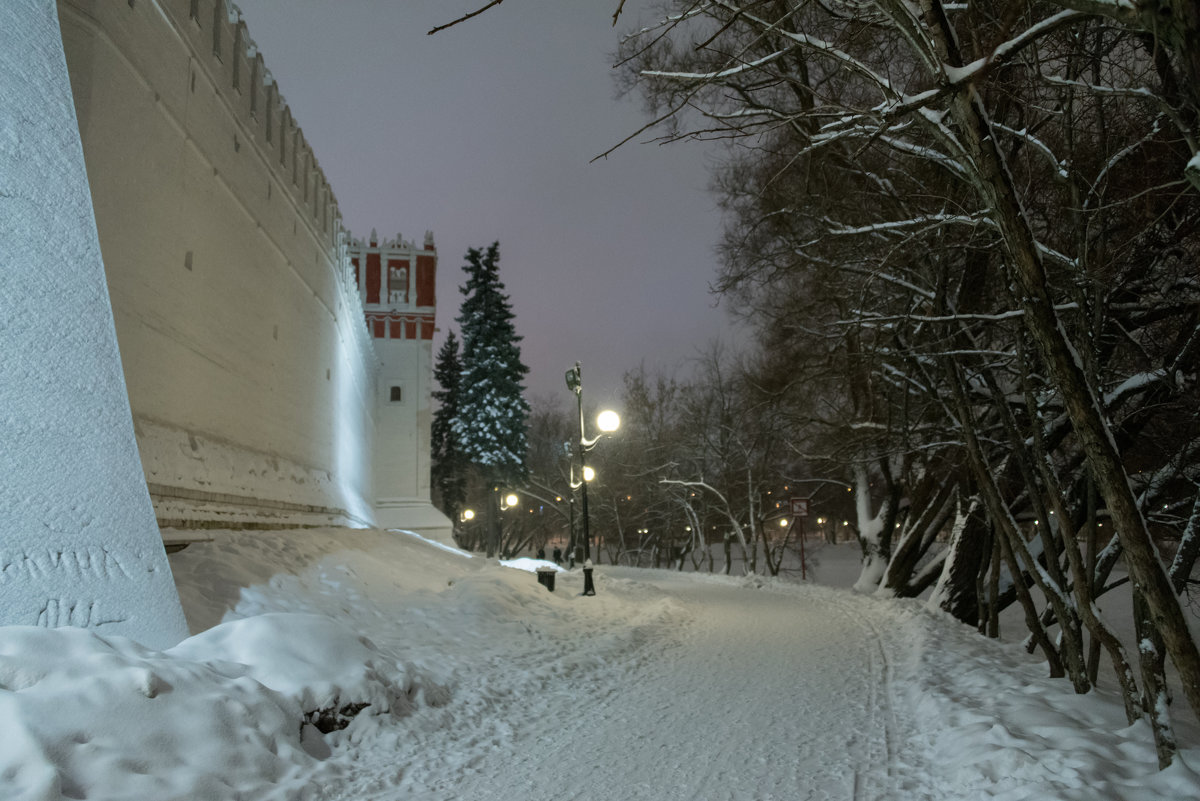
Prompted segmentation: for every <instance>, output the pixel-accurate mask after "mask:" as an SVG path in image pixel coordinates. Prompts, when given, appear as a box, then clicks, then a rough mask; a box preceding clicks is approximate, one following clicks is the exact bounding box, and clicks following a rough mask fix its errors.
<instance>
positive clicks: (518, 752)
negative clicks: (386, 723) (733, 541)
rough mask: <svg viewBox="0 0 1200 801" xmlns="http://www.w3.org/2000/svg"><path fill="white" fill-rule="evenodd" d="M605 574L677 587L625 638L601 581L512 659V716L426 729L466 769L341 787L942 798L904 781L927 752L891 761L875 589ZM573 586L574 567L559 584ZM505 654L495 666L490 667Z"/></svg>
mask: <svg viewBox="0 0 1200 801" xmlns="http://www.w3.org/2000/svg"><path fill="white" fill-rule="evenodd" d="M612 573H616V574H618V575H624V576H637V577H638V578H637V579H632V578H628V579H625V580H624V581H618V582H614V583H610V584H608V587H607V589H608V590H609V591H610V592H622V593H627V592H630V591H631V590H632V591H636V584H637V583H638V582H639V581H640V582H642V583H643V589H644V590H650V588H651V587H652V588H653V589H654V590H656V591H657V592H658V593H660V594H662V595H664V596H666V598H668V599H670V602H669V603H668V604H667V605H666V606H660V607H659V609H660V617H659V619H658V620H657V621H650V620H647V621H645V622H644V623H643V624H642V625H641V626H639V627H637V629H636V633H635V634H634V635H633V637H632V640H633V642H631V643H627V644H626V647H624V648H621V649H619V650H618V649H616V648H606V647H605V646H606V643H609V644H611V643H612V640H611V638H609V637H607V636H606V634H605V628H606V626H605V620H606V619H609V616H608V615H606V611H612V610H606V606H608V605H609V604H607V603H606V600H605V593H604V589H606V588H605V587H604V585H602V588H601V589H602V592H601V595H600V596H598V597H597V598H593V599H587V600H582V599H581V601H580V604H586V606H585V607H584V609H583V611H584V619H583V620H581V621H580V624H581V625H580V626H579V627H577V628H575V629H574V630H573V631H572V632H571V633H570V634H568V635H566V636H560V637H559V638H558V641H557V642H555V643H554V644H553V646H552V647H551V648H531V649H530V650H529V651H528V652H527V653H526V654H525V655H524V657H521V656H520V655H512V656H510V657H508V658H507V660H506V662H507V664H506V665H505V668H502V669H501V675H508V676H512V675H514V674H517V675H518V676H523V677H524V679H525V680H527V681H529V684H527V685H525V686H523V687H521V692H520V693H519V694H510V695H508V696H506V697H503V698H502V699H499V700H498V703H497V706H496V707H495V708H493V709H491V710H490V714H491V715H493V716H494V717H498V718H500V719H503V720H505V721H507V723H508V724H509V727H510V728H508V729H507V730H506V731H505V732H503V733H501V734H499V736H495V735H496V734H497V733H496V732H492V735H493V736H491V737H486V738H479V737H478V736H476V734H475V733H473V732H470V731H464V730H463V729H462V728H459V727H452V728H447V729H444V730H442V731H441V732H440V733H439V734H438V735H437V736H434V737H431V738H429V739H426V740H424V741H423V742H422V744H421V747H422V749H423V750H424V751H425V752H426V753H428V752H429V751H433V752H438V753H453V754H456V755H457V761H459V764H460V769H459V770H447V768H448V767H452V766H449V765H446V764H443V763H442V761H441V760H435V761H433V762H428V761H425V762H422V761H420V760H417V761H415V762H410V765H411V767H410V769H409V770H408V771H407V772H406V774H405V776H404V777H403V779H402V780H401V781H400V782H399V784H400V787H395V786H393V787H379V786H378V782H376V781H375V780H374V775H375V773H376V772H377V770H378V768H377V766H374V765H361V766H360V767H361V768H362V769H363V775H364V778H365V779H366V781H365V782H358V781H354V780H351V781H350V782H349V783H348V785H347V787H346V789H345V792H344V794H343V797H344V798H347V799H349V798H358V799H364V798H378V799H381V801H382V799H393V798H473V799H488V798H494V799H515V798H521V799H530V800H531V801H538V800H539V799H547V801H549V799H556V800H559V801H565V800H569V799H588V798H612V799H637V798H645V799H657V800H660V801H675V800H678V801H693V799H697V798H704V799H710V800H711V801H722V800H723V799H729V801H735V800H736V799H757V800H758V801H768V800H769V799H789V801H792V800H795V801H800V800H801V799H812V800H813V801H826V800H827V799H828V800H829V801H867V800H868V799H884V798H897V797H906V798H924V797H932V796H930V795H928V794H927V793H925V792H922V788H921V787H920V786H919V784H920V782H919V781H913V780H912V779H911V778H909V779H905V778H903V777H904V776H908V777H913V776H916V777H918V778H919V777H920V776H921V775H922V774H923V773H924V771H922V770H921V767H922V766H921V765H920V764H914V763H912V762H911V761H909V762H908V763H907V764H906V765H905V766H904V768H903V769H901V767H900V764H899V763H898V762H897V761H896V759H895V751H896V743H895V738H896V737H897V731H899V730H901V729H900V727H898V726H897V721H896V716H897V711H896V710H895V709H893V708H892V706H891V705H890V698H891V693H890V692H888V687H887V683H888V681H889V680H890V675H889V674H890V671H889V669H888V665H887V661H886V660H885V658H884V654H885V649H884V648H882V647H881V642H880V636H881V632H879V631H877V630H876V629H875V628H874V627H873V626H872V625H871V623H870V618H869V616H868V617H866V618H865V619H864V618H863V617H862V613H861V610H858V614H856V613H855V612H856V610H855V609H853V608H852V607H853V605H854V604H855V602H856V601H857V603H859V604H864V603H870V602H869V601H866V600H865V599H854V598H839V597H838V596H839V595H840V594H837V593H831V592H823V591H820V590H817V591H815V592H804V591H803V590H800V588H794V589H793V591H791V592H788V591H786V590H787V588H780V587H776V588H774V589H773V590H762V591H759V592H754V591H748V590H747V589H746V587H744V586H739V585H734V584H731V583H730V582H728V581H726V580H721V579H715V580H708V581H706V580H704V578H703V577H699V578H698V577H696V576H684V575H681V574H673V573H668V572H657V571H656V572H655V573H653V578H652V579H651V580H650V581H646V580H645V578H644V576H645V573H646V571H638V572H633V571H623V570H614V569H612V568H608V569H607V570H606V574H612ZM622 585H623V586H622ZM575 589H576V588H574V587H572V586H570V583H569V582H568V586H566V587H563V588H561V589H560V592H572V591H574V590H575ZM795 590H800V591H799V592H797V591H795ZM580 604H576V606H579V605H580ZM588 607H590V608H588ZM673 610H687V613H686V615H683V614H680V613H679V612H678V611H673ZM589 649H595V650H596V651H597V653H596V654H594V655H593V656H594V657H595V658H594V659H589V658H588V656H589V654H588V651H589ZM514 660H515V662H514ZM495 668H496V666H495V665H493V666H491V669H490V670H489V671H488V673H489V676H490V677H489V678H488V679H486V681H488V682H493V681H495V680H496V679H495V674H494V673H493V672H492V671H494V670H495ZM517 681H520V679H517ZM463 689H466V688H463ZM477 692H478V693H479V694H480V695H487V694H488V693H487V691H486V690H484V689H483V688H482V687H481V688H477ZM469 694H475V693H469ZM356 772H357V771H356ZM372 784H373V785H375V787H376V791H375V792H371V790H370V789H369V788H370V785H372ZM901 789H903V790H904V794H903V796H900V795H898V791H899V790H901ZM398 791H400V792H398Z"/></svg>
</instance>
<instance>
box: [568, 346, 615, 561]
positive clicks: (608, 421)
mask: <svg viewBox="0 0 1200 801" xmlns="http://www.w3.org/2000/svg"><path fill="white" fill-rule="evenodd" d="M566 379H567V389H569V390H571V391H572V392H574V393H575V401H576V404H577V406H578V408H579V440H578V447H577V448H576V450H577V451H578V452H579V476H580V479H581V480H580V482H579V486H580V515H581V516H582V517H583V561H584V562H585V563H587V562H589V561H591V558H592V553H591V531H589V529H588V495H587V485H588V482H589V481H591V480H592V478H593V477H594V476H595V471H593V470H592V469H591V468H590V467H588V466H587V459H586V456H587V452H588V451H590V450H591V449H592V448H593V447H595V445H596V443H597V442H598V441H599V440H600V437H602V436H604V435H605V434H611V433H612V432H614V431H616V430H617V429H618V428H620V427H621V418H620V416H619V415H618V414H617V413H616V412H614V411H612V410H610V409H606V410H604V411H602V412H600V414H599V415H597V416H596V427H597V428H598V429H600V433H599V434H597V435H596V436H594V437H592V438H591V439H588V437H587V432H586V431H585V430H584V424H583V368H582V367H581V366H580V364H579V362H575V366H574V367H572V368H571V369H570V370H567V374H566ZM572 472H574V470H572ZM572 534H574V532H573V531H572Z"/></svg>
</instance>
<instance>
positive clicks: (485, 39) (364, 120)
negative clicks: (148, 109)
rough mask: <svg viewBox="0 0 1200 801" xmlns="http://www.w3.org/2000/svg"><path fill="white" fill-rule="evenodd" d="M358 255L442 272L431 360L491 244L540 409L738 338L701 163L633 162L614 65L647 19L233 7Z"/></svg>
mask: <svg viewBox="0 0 1200 801" xmlns="http://www.w3.org/2000/svg"><path fill="white" fill-rule="evenodd" d="M236 2H237V3H238V5H239V6H240V8H241V9H242V11H243V13H244V15H245V17H246V21H247V24H248V26H249V30H250V35H251V37H252V38H253V39H254V40H255V42H256V43H257V44H258V46H259V49H260V50H261V51H262V53H263V58H264V59H265V62H266V65H267V68H268V69H270V70H271V72H272V73H273V75H274V76H275V79H276V80H277V81H278V82H279V85H280V89H281V90H282V93H283V96H284V97H285V98H286V100H287V101H288V103H289V104H290V106H291V108H292V112H293V115H294V116H295V118H296V120H297V121H298V122H299V124H300V125H301V127H302V128H303V129H304V133H305V136H306V137H307V138H308V141H309V142H310V143H311V144H312V147H313V150H314V152H315V153H316V156H317V159H318V161H319V163H320V165H321V167H322V168H323V169H324V171H325V174H326V176H327V177H328V178H329V181H330V183H331V184H332V185H333V188H334V191H335V192H336V194H337V197H338V202H339V203H340V205H341V209H342V213H343V216H344V218H345V223H346V225H347V226H348V227H349V228H350V229H351V230H352V231H354V233H356V234H358V235H363V234H366V233H368V232H369V231H370V230H371V228H372V227H374V228H377V229H378V231H379V233H380V235H386V236H394V235H395V234H396V233H397V232H400V233H403V234H404V236H405V238H411V239H417V240H418V241H419V237H420V236H421V235H422V234H423V233H424V231H425V230H426V229H431V230H433V231H434V234H435V236H436V239H437V245H438V253H439V257H440V264H439V275H438V287H437V290H438V327H439V328H440V329H441V332H440V333H439V335H438V339H437V340H436V341H435V348H436V347H440V346H441V343H442V341H443V340H444V337H445V334H446V331H447V330H448V328H449V327H451V326H453V327H455V328H457V324H456V323H455V322H454V318H455V317H456V316H457V315H458V307H459V304H460V302H461V300H462V296H461V295H460V294H459V292H458V287H459V286H460V285H461V283H462V278H463V273H462V269H461V268H462V264H463V258H462V257H463V254H464V253H466V250H467V248H468V247H473V246H484V245H487V244H489V243H491V242H492V241H494V240H499V242H500V255H501V262H500V275H501V280H502V281H503V282H504V284H505V286H506V288H507V291H508V293H509V295H510V297H511V298H512V303H513V310H514V312H515V314H516V320H515V324H516V328H517V332H518V333H519V334H521V335H522V336H523V337H524V341H523V343H522V356H523V358H524V361H525V363H526V364H527V365H529V368H530V372H529V376H528V380H527V385H528V389H529V392H530V394H531V395H533V394H537V395H546V394H551V395H552V396H554V397H556V398H559V399H562V400H563V401H564V402H565V401H567V400H569V398H570V396H569V394H568V393H567V389H566V386H565V384H564V382H563V373H564V371H565V370H566V369H567V368H568V367H570V366H571V365H572V364H573V363H574V362H575V360H577V359H578V360H579V361H581V362H582V364H583V370H584V391H585V399H586V400H588V402H589V403H591V402H595V403H597V404H601V403H615V402H616V400H617V399H618V397H619V390H620V380H621V375H622V373H623V372H624V371H625V370H627V369H630V368H633V367H636V366H637V364H638V363H639V362H640V361H641V360H643V359H645V361H646V363H647V365H648V366H654V365H662V366H664V367H667V368H670V367H672V366H674V365H677V364H680V363H682V362H684V361H685V360H687V359H688V358H690V357H692V356H694V355H695V354H696V351H697V349H698V348H699V347H702V346H703V345H704V344H705V343H706V342H707V341H709V340H710V339H712V338H714V337H717V336H722V337H725V338H728V337H729V336H730V332H731V330H732V325H731V323H730V322H729V317H728V315H727V313H726V311H725V307H724V306H723V305H722V306H719V307H717V306H716V302H715V298H714V297H713V296H711V295H710V294H709V293H708V286H709V284H710V282H711V281H712V278H713V271H714V265H715V259H714V255H713V253H714V251H713V248H714V245H715V244H716V242H717V238H718V235H719V229H720V216H719V213H718V212H717V210H716V208H715V203H714V201H713V199H712V198H711V196H710V195H709V194H708V193H707V192H706V189H705V187H706V184H707V180H708V179H707V174H706V172H705V156H704V153H705V151H704V150H703V148H702V147H701V146H699V145H670V146H665V147H664V146H659V145H657V144H646V143H644V141H645V140H646V139H647V137H646V136H642V137H640V138H639V140H636V141H635V142H631V143H630V144H628V145H625V146H624V147H622V148H621V149H620V150H618V151H617V152H616V153H615V154H614V155H612V156H610V157H609V158H608V159H606V160H602V161H598V162H596V163H591V164H589V161H590V159H592V158H593V157H594V156H596V155H598V154H600V153H602V152H603V151H605V150H607V149H608V148H609V147H611V146H612V145H613V144H615V143H617V142H618V141H620V140H621V139H623V138H625V137H626V136H628V135H629V134H630V133H633V132H634V131H636V130H637V129H638V128H639V127H640V126H641V125H642V124H643V123H644V122H645V116H644V114H643V111H642V107H641V103H640V99H638V98H627V99H620V100H619V99H616V98H615V90H614V84H613V79H612V73H613V71H612V69H611V58H610V54H611V53H612V52H613V51H614V50H615V49H616V47H617V42H618V36H619V31H621V30H625V29H628V28H630V27H631V26H632V25H633V24H634V23H635V22H636V21H637V20H638V13H639V12H640V11H641V10H642V9H643V8H644V7H645V6H647V5H648V2H647V1H646V0H636V2H635V0H629V2H627V4H626V6H627V8H626V11H625V13H624V14H623V15H622V21H621V24H620V25H619V26H618V29H617V30H614V29H613V28H612V27H611V17H612V13H613V11H614V10H615V8H616V0H508V2H506V3H504V4H502V5H500V6H497V7H495V8H493V9H492V10H490V11H488V12H487V13H486V14H483V15H482V16H479V17H476V18H475V19H473V20H471V21H469V22H467V23H464V24H462V25H459V26H457V27H454V28H451V29H449V30H447V31H443V32H440V33H438V34H435V35H433V36H427V35H426V31H428V30H429V29H430V28H432V27H433V26H435V25H438V24H442V23H445V22H448V21H450V20H452V19H454V18H456V17H458V16H460V15H461V14H462V13H465V12H466V11H469V10H474V9H475V8H477V7H478V6H480V5H482V4H483V3H482V0H452V1H451V0H403V1H402V0H390V1H388V2H383V1H382V0H236Z"/></svg>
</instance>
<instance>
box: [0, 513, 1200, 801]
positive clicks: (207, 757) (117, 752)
mask: <svg viewBox="0 0 1200 801" xmlns="http://www.w3.org/2000/svg"><path fill="white" fill-rule="evenodd" d="M847 555H850V556H851V558H850V559H846V556H847ZM843 562H846V563H847V564H842V563H843ZM525 566H528V564H526V565H525ZM172 567H173V569H174V571H175V575H176V580H177V583H178V584H179V586H180V591H181V595H182V597H183V602H184V608H185V611H186V612H187V614H188V619H189V624H190V626H191V628H192V631H193V632H195V633H196V634H195V636H193V637H192V638H191V639H189V640H187V641H185V642H184V643H182V644H181V645H179V646H178V647H176V648H174V649H172V650H170V651H167V652H165V653H160V652H154V651H148V650H145V649H142V648H140V647H138V646H137V645H136V644H134V643H132V642H130V641H128V640H124V639H122V638H118V637H109V638H105V637H103V636H99V635H97V634H96V633H95V632H89V631H80V630H53V631H50V630H44V629H35V628H18V627H11V628H6V629H0V721H3V722H2V723H0V732H2V734H0V798H4V799H14V801H32V800H33V799H38V800H39V801H41V799H59V798H86V799H91V800H92V801H99V800H100V799H114V800H115V799H154V801H166V800H167V799H214V800H217V799H220V800H221V801H226V800H228V799H244V800H246V801H248V800H249V799H289V800H290V799H329V800H330V801H332V800H334V799H345V801H350V799H354V801H371V800H372V799H378V800H379V801H383V800H385V799H386V800H389V801H390V800H391V799H513V800H514V801H516V799H522V800H524V799H531V800H532V801H538V799H547V801H548V800H549V799H555V800H556V801H557V800H559V799H563V800H565V799H619V800H621V801H624V800H626V799H648V800H650V799H653V800H657V799H664V800H666V799H714V800H720V799H747V800H749V799H755V800H756V801H767V800H768V799H788V800H789V801H791V800H793V799H796V800H799V799H838V801H841V800H842V799H845V800H846V801H852V800H855V801H858V800H861V801H868V800H878V801H885V800H886V801H906V800H907V799H937V800H938V801H941V800H942V799H981V798H1000V799H1008V800H1009V801H1024V800H1025V799H1028V800H1029V801H1034V799H1036V800H1037V801H1042V799H1080V801H1082V799H1089V801H1090V800H1092V799H1100V800H1102V801H1103V800H1106V799H1121V800H1122V801H1135V799H1136V801H1148V800H1150V799H1160V798H1161V799H1183V798H1200V775H1198V774H1197V773H1196V772H1194V771H1193V770H1192V767H1191V766H1194V767H1196V768H1200V747H1198V744H1200V739H1198V738H1197V733H1196V731H1195V730H1194V729H1191V728H1189V729H1187V730H1185V731H1181V732H1180V734H1181V738H1182V739H1183V740H1184V742H1185V743H1186V744H1187V750H1186V754H1185V759H1184V760H1182V761H1181V762H1180V763H1178V764H1177V765H1175V766H1174V767H1172V768H1171V769H1170V770H1169V771H1166V772H1163V773H1158V772H1156V771H1155V767H1154V756H1153V751H1152V748H1151V745H1150V735H1149V732H1148V730H1147V729H1146V728H1145V727H1143V726H1135V727H1133V728H1126V727H1125V725H1124V722H1123V721H1124V718H1123V714H1122V712H1121V709H1120V706H1119V704H1118V703H1117V702H1116V701H1115V699H1113V698H1111V697H1109V696H1105V695H1102V694H1093V695H1090V696H1087V697H1082V698H1081V697H1079V696H1075V695H1074V694H1073V693H1072V692H1071V690H1070V687H1069V685H1068V684H1067V683H1066V682H1064V681H1051V680H1048V679H1046V678H1045V671H1044V669H1043V668H1042V666H1041V665H1040V664H1038V662H1037V661H1036V660H1035V659H1034V658H1032V657H1029V656H1027V655H1026V654H1025V653H1024V652H1023V651H1021V650H1020V649H1019V648H1018V647H1016V646H1015V645H1005V644H1001V643H996V642H989V641H986V640H984V639H982V638H980V637H978V636H977V635H975V634H973V633H972V632H970V631H968V630H965V629H964V628H963V627H961V626H959V625H958V624H956V623H954V622H952V621H950V620H948V619H946V618H945V617H943V616H941V615H939V614H936V613H933V612H929V611H928V610H926V609H925V608H924V607H923V606H922V605H921V603H920V602H916V601H912V602H894V601H881V600H877V599H874V598H868V597H861V596H856V595H854V594H852V593H849V592H847V591H844V590H839V589H834V588H830V587H823V586H815V585H808V586H798V585H795V584H786V583H782V582H774V581H767V580H763V579H745V578H725V577H720V576H708V575H697V574H691V573H686V574H680V573H672V572H667V571H651V570H636V569H631V568H613V567H608V566H603V567H601V568H599V569H598V570H597V574H598V581H597V585H598V590H599V594H598V595H597V596H596V597H594V598H584V597H581V596H580V595H579V593H580V591H581V589H582V577H581V576H580V575H579V574H578V573H577V572H576V573H560V574H559V575H558V577H557V585H558V586H557V588H556V592H554V593H553V594H551V593H549V592H547V591H546V590H545V589H544V588H542V587H540V586H539V585H538V584H537V582H536V580H535V579H534V577H533V575H531V574H530V573H528V572H525V571H522V570H520V569H513V568H506V567H501V566H500V565H498V564H496V563H494V562H492V563H488V562H486V561H485V560H483V559H482V558H478V557H476V558H470V557H467V556H464V555H461V554H459V553H455V552H451V551H448V550H446V549H445V548H440V547H434V546H432V545H429V544H427V543H425V542H423V541H421V540H419V539H417V538H415V537H412V536H409V535H405V534H386V533H381V532H372V531H346V530H316V531H291V532H283V533H263V532H252V533H228V532H216V533H215V535H214V541H213V542H211V543H203V544H196V545H192V546H190V547H189V548H187V549H186V550H185V551H182V552H181V553H179V554H177V555H175V556H173V557H172ZM843 574H846V575H847V576H850V577H852V575H853V559H852V551H851V550H850V549H845V550H844V551H843V550H838V549H829V550H827V551H823V552H822V556H821V563H820V565H818V569H817V573H816V575H817V579H818V580H821V581H834V582H839V581H842V580H844V576H843ZM222 621H223V622H222ZM363 704H366V706H362V705H363ZM314 724H319V725H320V727H321V728H324V729H329V730H330V731H328V733H324V734H323V733H322V732H321V731H320V730H319V729H318V727H317V726H316V725H314ZM342 724H345V728H342V729H336V728H334V726H336V725H342Z"/></svg>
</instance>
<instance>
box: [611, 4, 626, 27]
mask: <svg viewBox="0 0 1200 801" xmlns="http://www.w3.org/2000/svg"><path fill="white" fill-rule="evenodd" d="M623 8H625V0H621V2H620V3H619V4H618V5H617V11H616V13H615V14H613V27H614V28H615V27H617V18H618V17H620V16H621V10H622V9H623Z"/></svg>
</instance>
